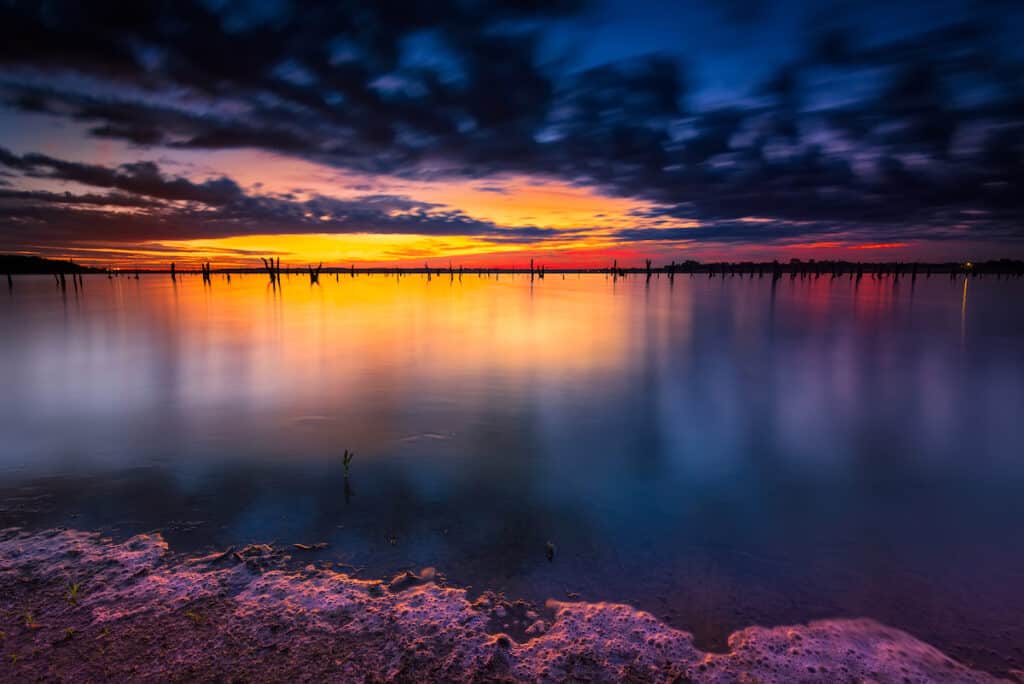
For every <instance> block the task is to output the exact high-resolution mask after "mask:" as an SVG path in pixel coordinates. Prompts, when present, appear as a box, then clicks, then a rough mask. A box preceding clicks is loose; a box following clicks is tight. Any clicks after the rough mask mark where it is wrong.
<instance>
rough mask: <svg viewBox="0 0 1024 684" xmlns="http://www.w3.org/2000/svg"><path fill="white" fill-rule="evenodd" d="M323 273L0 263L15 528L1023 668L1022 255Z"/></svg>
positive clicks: (714, 642) (706, 636) (5, 432)
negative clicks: (671, 278) (1013, 273)
mask: <svg viewBox="0 0 1024 684" xmlns="http://www.w3.org/2000/svg"><path fill="white" fill-rule="evenodd" d="M323 279H324V282H323V284H322V286H319V287H310V285H309V283H308V280H307V279H304V278H301V277H299V276H293V277H292V278H291V279H289V280H287V281H286V282H285V283H284V287H283V288H282V289H280V290H276V291H275V290H272V289H269V288H268V287H267V284H266V281H265V278H263V277H261V276H255V275H252V276H245V277H240V276H234V277H233V279H232V282H230V283H228V282H226V281H225V280H224V279H223V278H220V277H215V279H214V282H213V284H212V287H204V286H203V284H202V282H201V280H200V279H199V278H198V277H185V278H180V279H179V282H178V283H177V284H176V285H174V284H172V283H171V281H170V279H169V278H168V277H166V276H143V277H142V279H141V280H129V279H114V280H108V279H107V278H106V277H99V276H88V277H86V279H85V286H84V290H83V291H82V292H80V293H76V292H75V291H74V290H73V289H72V288H71V287H69V288H68V292H67V293H66V294H65V295H62V294H61V292H60V291H59V290H57V289H55V285H54V282H53V280H52V278H49V277H39V278H32V277H22V278H16V280H15V288H14V291H13V292H12V293H10V294H8V293H7V292H2V293H0V331H2V333H0V379H2V383H3V392H2V394H0V524H2V525H15V524H18V525H27V526H31V527H46V526H53V525H67V526H73V527H78V528H83V529H100V530H104V531H107V532H109V533H112V534H115V535H124V534H130V533H135V532H139V531H146V530H152V529H161V530H163V531H164V533H165V535H166V536H167V538H168V539H169V541H170V542H171V544H172V548H175V549H181V550H183V551H191V550H197V549H205V548H207V547H224V546H227V545H229V544H239V543H246V542H253V541H277V542H279V543H283V544H290V543H292V542H309V543H312V542H319V541H326V542H329V543H330V548H329V549H328V550H326V551H324V552H321V553H319V554H309V555H303V556H302V557H301V560H302V561H304V562H305V561H308V560H312V559H318V560H325V559H329V560H334V561H338V562H343V563H348V564H352V565H355V566H360V567H362V568H364V570H363V572H362V576H365V577H383V576H386V575H388V574H390V573H392V572H395V571H397V570H400V569H403V568H407V567H416V568H418V567H424V566H435V567H437V568H438V569H439V570H441V571H442V572H443V573H444V574H445V575H447V577H448V579H449V580H450V581H451V582H453V583H458V584H461V585H470V586H471V587H472V588H473V589H474V590H475V591H480V590H484V589H493V590H501V591H504V592H505V593H506V594H507V595H508V596H509V597H510V598H520V597H522V598H527V599H530V600H537V601H542V600H544V599H545V598H547V597H556V598H565V597H566V595H567V593H573V594H579V595H580V597H581V598H583V599H587V600H614V601H625V602H630V603H633V604H634V605H637V606H639V607H641V608H644V609H646V610H650V611H652V612H653V613H655V614H656V615H658V616H659V617H662V618H664V619H666V620H667V621H669V622H670V623H671V624H673V625H675V626H678V627H681V628H685V629H689V630H691V631H693V632H695V633H696V635H697V637H698V640H699V642H700V643H701V645H703V646H706V647H714V648H721V647H723V646H724V639H725V637H726V636H727V634H728V633H729V632H730V631H731V630H733V629H736V628H739V627H743V626H746V625H749V624H752V623H760V624H768V625H770V624H780V623H791V622H797V621H806V620H809V619H814V618H822V617H836V616H869V617H873V618H876V619H878V620H881V621H883V622H886V623H888V624H892V625H895V626H897V627H901V628H903V629H906V630H907V631H909V632H911V633H912V634H914V635H915V636H917V637H919V638H922V639H924V640H926V641H929V642H931V643H933V644H934V645H936V646H938V647H940V648H942V649H943V650H945V651H947V652H948V653H950V654H951V655H954V656H956V657H959V658H961V659H962V660H964V661H966V662H968V663H970V664H974V665H977V666H981V667H987V668H989V669H993V670H996V671H1004V670H1005V669H1007V668H1009V667H1022V666H1024V652H1022V650H1021V647H1022V645H1024V624H1022V623H1024V618H1022V617H1021V616H1022V615H1024V533H1022V530H1024V455H1022V453H1024V449H1022V445H1024V282H1021V281H1010V282H1007V281H996V280H995V279H992V278H989V279H983V280H980V279H972V280H971V281H970V283H969V285H968V286H967V288H966V291H965V286H964V283H963V281H960V282H956V283H954V282H951V281H950V280H949V279H948V277H933V278H931V279H924V278H923V277H922V278H918V280H917V282H916V283H914V284H912V283H911V281H910V280H909V279H908V278H904V279H901V280H900V281H899V282H898V283H893V282H892V281H891V280H885V281H881V282H878V281H874V280H871V279H868V278H866V279H865V280H863V281H862V282H861V283H860V285H859V287H855V284H854V283H852V282H851V281H849V280H848V279H839V280H835V281H833V280H831V279H830V278H828V277H823V278H821V279H818V280H800V279H797V280H795V281H792V280H790V279H789V278H788V277H787V278H784V279H783V280H781V281H779V282H778V283H777V284H776V286H774V287H773V286H772V284H771V282H770V279H769V278H765V279H763V280H758V279H753V280H751V279H739V278H734V279H727V280H724V281H723V280H722V279H719V278H716V279H708V278H707V277H697V278H692V279H691V278H687V277H679V278H677V279H676V281H675V283H674V285H670V284H669V282H668V280H667V279H665V278H661V279H654V280H652V281H651V283H650V285H649V286H645V283H644V281H643V278H641V277H635V276H634V277H630V278H628V279H625V280H618V281H617V282H616V281H613V280H611V279H608V278H606V277H604V276H597V275H595V276H582V277H578V276H575V275H571V276H568V277H567V278H566V279H564V280H563V279H562V278H561V277H560V276H557V275H549V276H548V278H547V279H546V280H544V281H537V282H535V283H533V285H532V286H531V284H530V281H529V278H528V277H526V276H518V277H509V276H505V277H502V278H500V279H498V280H494V279H486V278H478V277H476V276H467V277H464V279H463V280H462V281H461V282H460V281H459V280H458V279H456V280H455V281H454V282H451V281H449V280H448V278H434V279H433V280H432V281H430V282H428V281H427V280H426V279H425V278H423V277H421V276H410V277H405V278H403V279H401V281H399V280H397V279H396V278H395V277H384V276H375V277H366V276H361V277H357V278H354V279H353V278H349V277H347V276H343V277H342V278H341V279H340V281H337V282H336V281H335V280H334V278H333V276H326V275H325V276H323ZM346 448H347V449H353V450H355V452H356V457H355V460H354V461H353V463H352V466H351V474H350V477H349V481H348V486H346V481H345V475H344V468H343V466H342V463H341V453H342V451H343V450H344V449H346ZM549 540H550V541H551V542H552V543H554V544H555V545H556V547H557V554H556V557H555V560H554V562H551V563H549V562H548V561H547V559H546V558H545V544H546V542H548V541H549Z"/></svg>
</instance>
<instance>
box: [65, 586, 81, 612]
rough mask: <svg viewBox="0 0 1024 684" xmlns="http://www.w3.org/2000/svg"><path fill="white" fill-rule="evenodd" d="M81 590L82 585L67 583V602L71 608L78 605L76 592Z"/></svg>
mask: <svg viewBox="0 0 1024 684" xmlns="http://www.w3.org/2000/svg"><path fill="white" fill-rule="evenodd" d="M81 588H82V585H81V584H79V583H78V582H68V595H67V602H68V603H70V604H71V605H73V606H77V605H78V590H79V589H81Z"/></svg>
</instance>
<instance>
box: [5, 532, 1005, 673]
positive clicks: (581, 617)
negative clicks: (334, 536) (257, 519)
mask: <svg viewBox="0 0 1024 684" xmlns="http://www.w3.org/2000/svg"><path fill="white" fill-rule="evenodd" d="M303 553H305V551H303V550H301V549H297V548H292V547H270V546H266V545H252V546H247V547H244V548H240V549H228V550H226V551H224V552H221V553H216V554H212V555H209V556H204V557H187V556H182V555H179V554H174V553H172V552H171V550H170V549H169V548H168V545H167V543H166V542H165V541H164V539H163V538H162V537H161V536H160V535H158V534H150V535H138V536H135V537H132V538H130V539H128V540H127V541H125V542H123V543H115V542H113V541H111V540H109V539H104V538H101V537H100V536H99V535H98V534H95V533H88V532H80V531H70V530H63V531H58V530H52V531H47V532H36V533H28V532H23V531H20V530H14V529H9V530H5V531H3V532H2V533H0V616H2V617H0V631H2V634H0V650H2V652H3V661H2V662H0V677H2V678H4V679H9V680H12V681H34V680H43V681H96V680H105V681H125V680H132V681H289V680H290V681H453V682H459V681H564V680H587V681H636V682H647V681H658V682H661V681H700V682H703V681H707V682H735V681H748V682H755V681H756V682H796V681H821V682H834V681H857V682H860V681H875V682H935V681H943V682H990V681H999V680H998V678H997V677H995V676H994V675H992V674H990V673H986V672H981V671H977V670H971V669H969V668H967V667H964V666H963V665H961V664H959V663H957V662H955V661H954V660H952V659H951V658H949V657H947V656H945V655H944V654H942V653H941V652H940V651H938V650H936V649H935V648H933V647H931V646H929V645H927V644H925V643H922V642H921V641H918V640H917V639H915V638H914V637H912V636H910V635H908V634H906V633H904V632H901V631H899V630H896V629H892V628H889V627H886V626H884V625H881V624H878V623H877V622H874V621H871V620H857V619H854V620H826V621H817V622H812V623H810V624H808V625H794V626H788V627H773V628H762V627H756V626H753V627H749V628H746V629H743V630H740V631H737V632H735V633H734V634H732V636H731V637H730V638H729V640H728V650H727V651H725V652H722V653H709V652H705V651H702V650H701V649H699V648H697V647H696V646H695V645H694V641H693V637H692V635H690V634H689V633H687V632H684V631H680V630H676V629H673V628H671V627H669V626H668V625H666V624H664V623H663V622H660V621H659V620H657V619H656V618H655V617H653V616H651V615H650V614H648V613H644V612H641V611H638V610H635V609H633V608H631V607H629V606H625V605H618V604H610V603H584V602H569V603H565V602H555V601H551V602H548V604H547V605H545V606H532V605H529V604H526V603H523V602H521V601H509V600H507V599H505V598H504V597H500V596H495V595H493V594H484V595H482V596H479V597H477V598H475V599H471V598H470V597H469V595H468V594H467V592H466V591H465V590H464V589H461V588H458V587H452V586H447V583H446V581H445V578H444V577H443V576H442V575H440V574H438V573H437V572H435V571H433V570H432V569H427V570H424V571H422V572H420V573H416V574H413V573H407V574H404V575H399V576H398V577H396V578H394V579H393V580H391V581H367V580H360V579H355V578H352V577H350V576H349V575H347V574H345V573H343V572H338V571H337V570H335V569H331V568H328V567H324V566H315V565H307V566H305V567H302V568H299V569H295V563H294V561H295V559H296V558H297V559H301V557H302V556H301V554H303ZM292 556H294V558H292ZM1010 674H1011V675H1013V676H1016V677H1017V679H1019V680H1021V681H1024V673H1010ZM1011 681H1012V680H1011Z"/></svg>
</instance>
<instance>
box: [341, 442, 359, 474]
mask: <svg viewBox="0 0 1024 684" xmlns="http://www.w3.org/2000/svg"><path fill="white" fill-rule="evenodd" d="M355 455H356V452H354V451H349V450H348V449H345V453H344V454H342V456H341V462H342V463H344V464H345V477H348V467H349V465H350V464H351V463H352V459H353V458H355Z"/></svg>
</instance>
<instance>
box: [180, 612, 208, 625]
mask: <svg viewBox="0 0 1024 684" xmlns="http://www.w3.org/2000/svg"><path fill="white" fill-rule="evenodd" d="M185 617H187V618H188V619H189V620H191V621H192V624H194V625H196V626H199V625H203V624H206V618H204V617H203V616H202V615H200V614H199V613H197V612H196V611H194V610H186V611H185Z"/></svg>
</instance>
